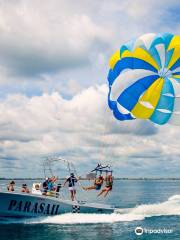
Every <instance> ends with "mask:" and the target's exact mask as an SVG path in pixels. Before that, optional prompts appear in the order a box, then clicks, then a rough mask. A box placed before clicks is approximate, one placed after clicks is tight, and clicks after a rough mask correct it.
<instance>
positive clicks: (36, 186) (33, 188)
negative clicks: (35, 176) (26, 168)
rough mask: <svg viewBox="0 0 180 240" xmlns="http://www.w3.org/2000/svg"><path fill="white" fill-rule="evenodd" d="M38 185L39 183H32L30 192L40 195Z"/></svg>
mask: <svg viewBox="0 0 180 240" xmlns="http://www.w3.org/2000/svg"><path fill="white" fill-rule="evenodd" d="M40 186H41V184H40V183H33V187H32V194H36V195H42V192H41V189H40Z"/></svg>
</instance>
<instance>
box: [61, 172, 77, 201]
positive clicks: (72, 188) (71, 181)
mask: <svg viewBox="0 0 180 240" xmlns="http://www.w3.org/2000/svg"><path fill="white" fill-rule="evenodd" d="M77 181H78V179H77V178H76V177H75V176H74V173H71V174H70V176H69V177H68V178H66V180H65V182H64V184H63V187H64V186H65V185H66V183H67V182H68V185H69V191H70V193H71V200H72V201H74V200H75V197H76V188H75V184H76V183H77Z"/></svg>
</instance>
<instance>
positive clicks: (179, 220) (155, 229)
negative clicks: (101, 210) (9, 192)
mask: <svg viewBox="0 0 180 240" xmlns="http://www.w3.org/2000/svg"><path fill="white" fill-rule="evenodd" d="M0 183H1V182H0ZM21 183H22V182H20V181H19V182H18V181H17V185H20V184H21ZM26 183H28V184H29V186H30V185H31V184H32V182H28V181H26ZM89 184H90V183H89V182H84V181H83V182H82V185H89ZM64 195H66V196H67V197H68V191H67V190H66V189H65V190H64ZM96 195H97V192H96V191H89V192H85V191H82V190H81V188H80V187H79V189H78V198H80V199H85V200H89V201H91V202H92V201H93V202H104V203H109V204H112V205H116V206H117V207H119V208H121V210H120V211H119V213H113V214H106V215H101V214H72V213H69V214H64V215H60V216H52V217H43V218H35V219H20V220H17V219H0V233H1V234H0V240H7V239H9V240H26V239H27V240H41V239H43V240H46V239H48V240H56V239H58V240H59V239H62V240H72V239H73V240H74V239H75V240H86V239H90V240H102V239H103V240H108V239H122V240H131V239H132V240H133V239H143V240H145V239H146V240H151V239H153V240H154V239H163V240H164V239H173V240H179V239H180V180H145V181H142V180H117V181H115V182H114V188H113V191H112V192H111V193H110V194H109V196H107V198H103V197H101V198H100V197H99V198H97V196H96ZM124 208H131V209H129V210H128V211H125V210H124V211H123V210H122V209H124ZM137 227H141V228H142V229H143V231H144V232H143V234H142V235H136V233H135V229H136V228H137Z"/></svg>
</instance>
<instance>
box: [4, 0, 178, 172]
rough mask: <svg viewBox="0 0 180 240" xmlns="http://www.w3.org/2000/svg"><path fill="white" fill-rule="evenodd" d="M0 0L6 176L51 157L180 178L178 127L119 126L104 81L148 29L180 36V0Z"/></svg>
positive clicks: (144, 123) (135, 123)
mask: <svg viewBox="0 0 180 240" xmlns="http://www.w3.org/2000/svg"><path fill="white" fill-rule="evenodd" d="M0 3H1V4H0V31H1V38H0V52H1V54H0V98H1V102H0V114H1V118H0V157H1V161H0V169H1V168H2V169H4V170H3V172H2V174H3V173H5V174H10V173H9V172H8V167H9V166H11V167H12V166H13V168H12V171H11V174H12V176H14V175H17V176H18V175H24V176H26V174H29V175H32V176H33V174H37V175H38V173H39V170H38V169H39V168H41V165H40V163H39V162H40V161H41V159H42V158H43V157H44V155H46V154H51V153H59V154H60V155H62V156H64V157H66V158H68V159H70V160H72V161H74V162H75V163H76V164H77V165H78V166H79V167H80V168H81V169H83V168H84V169H86V170H87V168H89V169H90V168H91V167H92V166H93V167H94V165H95V164H96V163H97V162H98V161H99V160H100V161H102V162H106V161H107V162H111V163H112V165H114V166H115V167H116V170H115V172H116V174H117V175H121V176H127V175H129V176H134V174H135V173H136V175H137V176H138V175H141V176H142V175H143V174H144V175H159V174H167V175H169V174H171V173H172V175H175V174H176V173H177V171H176V170H175V167H179V163H178V158H179V156H180V152H179V136H178V130H177V129H178V128H176V127H173V126H168V125H165V126H163V127H157V126H155V125H153V124H152V123H150V122H148V121H140V120H135V121H130V122H128V121H126V122H118V121H116V120H115V119H114V118H113V116H112V112H110V110H108V108H107V107H105V106H107V102H106V100H107V99H106V96H107V89H106V86H105V85H104V84H105V82H106V79H107V73H108V59H109V57H110V56H111V55H112V53H113V52H114V51H115V50H116V49H118V48H119V46H120V45H121V44H123V43H124V42H126V41H128V40H129V39H132V38H135V37H137V36H139V35H141V34H144V33H146V32H168V31H170V32H173V33H175V34H178V33H179V30H180V24H179V12H178V9H179V1H177V0H172V1H167V0H164V1H158V2H157V1H155V0H152V1H142V0H134V1H131V0H126V1H125V0H124V1H121V3H120V2H119V1H118V0H117V1H99V2H98V1H81V0H80V1H78V2H76V4H74V1H72V0H67V1H58V0H52V1H51V2H49V1H47V0H44V1H43V4H42V1H40V0H27V1H22V0H17V1H0ZM156 156H157V157H156ZM8 159H11V161H8ZM9 162H10V163H11V165H10V164H9ZM34 166H36V169H34ZM162 166H164V167H162ZM136 167H138V169H139V170H140V171H139V172H137V171H136ZM13 169H14V170H13ZM22 169H27V171H26V172H24V173H23V171H22ZM28 169H33V171H32V172H30V171H29V170H28ZM160 169H163V172H162V173H159V170H160ZM167 169H169V170H167Z"/></svg>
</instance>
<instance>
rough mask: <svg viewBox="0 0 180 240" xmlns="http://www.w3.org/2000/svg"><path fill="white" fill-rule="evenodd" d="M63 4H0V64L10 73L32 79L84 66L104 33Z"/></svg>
mask: <svg viewBox="0 0 180 240" xmlns="http://www.w3.org/2000/svg"><path fill="white" fill-rule="evenodd" d="M73 10H74V9H73V6H71V5H68V4H66V3H65V2H64V3H62V2H59V1H55V0H54V1H52V2H51V3H49V2H48V1H44V3H43V4H42V2H41V1H26V3H25V2H24V1H16V2H14V3H12V2H4V1H3V2H2V4H1V8H0V16H1V17H0V31H1V39H0V51H1V56H0V63H1V65H2V66H5V67H8V71H9V72H10V73H11V74H17V75H25V76H30V77H32V76H34V75H37V74H42V73H51V72H56V71H60V70H64V69H69V68H75V67H77V66H81V67H83V65H86V64H87V63H88V62H89V58H88V55H89V51H91V49H92V47H93V45H94V42H95V41H97V42H98V41H99V42H106V41H107V30H105V29H104V28H102V27H101V26H98V25H96V23H95V22H94V21H93V19H92V18H91V17H90V16H88V15H87V14H85V13H83V12H79V13H76V12H74V11H73Z"/></svg>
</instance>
